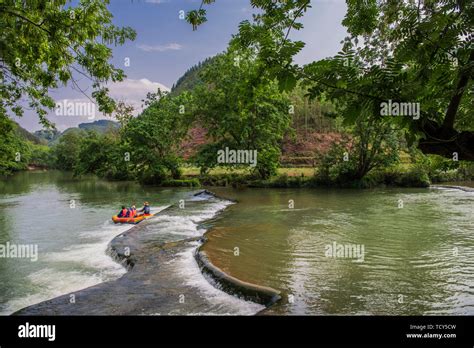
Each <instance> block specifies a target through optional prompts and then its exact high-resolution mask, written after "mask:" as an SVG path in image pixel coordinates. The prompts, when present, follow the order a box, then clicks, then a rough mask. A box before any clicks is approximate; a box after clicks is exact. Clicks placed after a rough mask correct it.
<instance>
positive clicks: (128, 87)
mask: <svg viewBox="0 0 474 348" xmlns="http://www.w3.org/2000/svg"><path fill="white" fill-rule="evenodd" d="M107 88H108V89H109V95H110V96H111V97H112V98H114V99H115V100H123V101H125V102H126V103H127V104H131V105H132V106H133V107H134V109H135V114H138V113H139V112H140V111H141V110H142V109H143V108H142V104H143V103H142V100H143V99H145V98H146V95H147V93H148V92H156V91H157V90H158V88H160V89H161V90H162V91H169V90H170V89H169V88H168V87H166V86H165V85H163V84H161V83H159V82H153V81H150V80H148V79H140V80H133V79H125V80H124V81H122V82H115V83H112V84H108V85H107Z"/></svg>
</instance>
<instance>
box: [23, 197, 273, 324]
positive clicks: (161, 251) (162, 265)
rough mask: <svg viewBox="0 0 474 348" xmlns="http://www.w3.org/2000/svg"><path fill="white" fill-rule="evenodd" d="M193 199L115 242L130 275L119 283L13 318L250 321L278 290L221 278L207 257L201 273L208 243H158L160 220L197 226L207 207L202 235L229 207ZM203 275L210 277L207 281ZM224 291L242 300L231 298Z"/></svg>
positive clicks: (210, 199) (215, 200)
mask: <svg viewBox="0 0 474 348" xmlns="http://www.w3.org/2000/svg"><path fill="white" fill-rule="evenodd" d="M194 197H195V199H192V200H187V201H185V206H186V208H185V209H181V208H180V207H179V206H178V205H173V206H171V207H168V208H166V209H164V210H163V211H161V212H160V213H159V214H158V215H157V216H156V217H154V218H152V219H150V220H148V221H145V222H142V223H140V224H139V225H136V226H134V227H132V228H131V229H129V230H127V231H126V232H124V233H122V234H120V235H119V236H117V237H115V238H114V239H113V240H112V241H111V242H110V244H109V253H110V254H111V255H112V256H113V257H114V258H115V259H116V260H117V261H118V262H120V263H121V264H123V265H125V266H126V267H127V269H128V271H127V273H125V274H124V275H123V276H122V277H120V278H119V279H117V280H113V281H109V282H105V283H101V284H98V285H96V286H92V287H89V288H86V289H83V290H80V291H76V292H74V293H70V294H65V295H62V296H59V297H56V298H53V299H51V300H48V301H44V302H41V303H38V304H35V305H32V306H29V307H26V308H24V309H21V310H19V311H17V312H15V313H14V315H174V314H178V315H179V314H185V315H189V314H242V315H249V314H256V313H257V312H259V311H261V310H262V309H264V308H265V305H268V304H270V303H272V302H274V301H276V300H277V299H278V292H277V291H276V290H273V289H270V288H263V287H259V286H257V285H253V284H244V283H242V282H239V281H238V280H237V279H233V278H232V277H230V276H227V275H225V274H224V273H223V272H222V273H220V274H219V273H218V271H217V269H216V268H215V267H214V266H213V265H212V264H209V263H206V262H205V261H203V257H202V255H200V256H199V257H198V258H197V260H199V265H200V267H198V265H197V263H196V261H195V260H194V257H195V255H196V253H195V252H196V250H197V248H198V247H199V246H200V245H202V244H203V243H204V242H205V239H204V238H203V236H202V235H201V236H196V237H192V238H186V239H182V240H179V241H174V242H163V241H160V240H159V238H157V233H160V232H163V231H162V227H165V226H164V225H160V224H159V223H158V221H160V219H163V221H164V222H163V224H169V223H170V221H169V217H171V216H172V217H177V218H176V219H178V220H180V219H182V218H184V217H185V215H186V216H187V218H189V219H190V221H192V219H193V218H197V216H198V215H201V216H202V213H199V214H196V212H198V211H200V212H202V209H200V208H199V206H202V205H203V204H204V205H206V207H204V209H205V210H207V211H208V213H207V215H206V216H205V218H206V219H204V220H202V221H200V223H199V226H198V229H199V230H202V229H203V228H204V226H203V225H202V224H205V223H206V222H207V221H209V219H212V218H213V217H214V215H215V214H218V213H219V211H220V210H222V209H224V208H225V207H226V206H227V205H228V204H229V203H230V202H224V201H222V200H220V199H219V198H217V197H214V196H213V195H212V194H210V193H209V192H208V191H205V190H204V191H201V192H199V193H197V194H196V195H195V196H194ZM208 203H209V204H211V205H212V208H210V206H209V204H208ZM201 208H202V207H201ZM184 211H185V212H184ZM193 214H194V215H193ZM190 215H191V216H190ZM168 228H172V226H168ZM177 232H179V231H177ZM197 255H199V253H198V254H197ZM201 270H203V271H204V273H205V274H207V275H208V276H211V277H207V278H204V276H203V275H202V274H201ZM208 280H209V281H210V283H208ZM211 283H213V285H211ZM223 284H225V287H223V286H222V285H223ZM233 284H235V290H236V291H235V292H234V291H232V288H233ZM219 288H225V290H226V291H227V292H229V293H232V294H234V293H235V294H241V295H243V296H242V298H237V297H234V296H233V295H227V294H226V293H224V292H223V291H221V290H219ZM72 299H73V300H72ZM248 300H252V301H253V302H250V301H248ZM256 302H259V303H256ZM222 311H224V313H222Z"/></svg>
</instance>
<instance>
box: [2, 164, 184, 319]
mask: <svg viewBox="0 0 474 348" xmlns="http://www.w3.org/2000/svg"><path fill="white" fill-rule="evenodd" d="M186 193H187V192H186V190H181V189H173V190H171V189H158V188H150V187H148V188H143V187H141V186H139V185H137V184H134V183H130V182H107V181H103V180H99V179H96V178H92V177H90V178H82V179H80V180H79V179H74V178H73V177H72V175H71V174H68V173H61V172H56V171H49V172H24V173H18V174H17V175H15V176H13V177H11V178H8V179H6V180H2V181H0V244H1V245H5V244H6V243H7V242H10V243H12V244H28V245H29V244H35V245H37V246H38V253H39V255H38V261H37V262H31V261H30V260H29V259H19V258H0V314H9V313H11V312H13V311H15V310H18V309H20V308H22V307H25V306H27V305H31V304H34V303H37V302H40V301H44V300H46V299H49V298H52V297H56V296H59V295H62V294H65V293H68V292H71V291H76V290H79V289H83V288H85V287H88V286H92V285H95V284H97V283H99V282H103V281H107V280H111V279H115V278H117V277H119V276H121V275H122V274H123V273H124V272H125V269H124V268H123V267H122V266H120V265H119V264H117V263H116V262H115V261H113V260H112V259H111V258H110V257H109V256H107V255H106V253H105V250H106V248H107V245H108V243H109V242H110V240H112V239H113V238H114V237H115V236H116V235H118V234H120V233H122V232H124V231H125V230H127V229H128V228H130V225H114V224H113V223H112V222H111V216H112V215H113V214H114V213H116V212H117V211H118V210H119V208H120V206H121V205H122V204H126V205H130V204H132V203H136V204H137V205H139V204H141V203H142V202H143V201H145V200H146V201H149V202H151V205H152V207H153V209H160V208H163V207H165V206H167V205H169V204H171V203H174V202H176V201H177V200H179V199H181V198H182V197H184V196H185V195H186Z"/></svg>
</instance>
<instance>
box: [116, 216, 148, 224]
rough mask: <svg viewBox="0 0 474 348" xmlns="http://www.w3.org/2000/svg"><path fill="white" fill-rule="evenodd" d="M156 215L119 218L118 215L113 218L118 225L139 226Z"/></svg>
mask: <svg viewBox="0 0 474 348" xmlns="http://www.w3.org/2000/svg"><path fill="white" fill-rule="evenodd" d="M153 215H155V214H143V215H138V216H135V217H132V218H131V217H118V216H117V215H114V216H112V221H113V222H114V223H116V224H138V223H139V222H140V221H143V220H145V219H148V218H151V217H152V216H153Z"/></svg>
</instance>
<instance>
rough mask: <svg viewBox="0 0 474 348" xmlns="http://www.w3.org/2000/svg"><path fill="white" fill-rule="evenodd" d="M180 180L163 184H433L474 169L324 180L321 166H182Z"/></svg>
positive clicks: (468, 177)
mask: <svg viewBox="0 0 474 348" xmlns="http://www.w3.org/2000/svg"><path fill="white" fill-rule="evenodd" d="M182 173H183V177H182V179H180V180H167V181H165V182H164V183H163V186H169V187H183V186H184V187H200V186H224V187H225V186H233V187H259V188H298V187H301V188H312V187H341V188H373V187H384V186H389V187H428V186H429V185H430V184H434V183H443V182H456V181H472V180H474V170H473V168H469V169H462V168H459V169H451V170H445V171H440V170H430V168H426V167H423V166H420V165H412V164H400V165H397V166H393V167H390V168H386V169H383V170H377V171H373V172H370V173H369V174H368V175H366V176H365V177H364V178H363V179H362V180H355V181H344V182H338V181H324V180H321V179H320V178H319V177H318V175H317V168H307V167H306V168H279V169H278V174H277V175H276V176H274V177H272V178H270V179H267V180H261V179H257V178H255V177H254V176H253V175H252V174H251V173H250V172H249V171H248V170H244V169H236V170H229V169H227V168H215V169H213V170H211V171H210V172H209V173H207V174H205V175H201V174H200V172H199V168H197V167H185V168H183V169H182Z"/></svg>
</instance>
